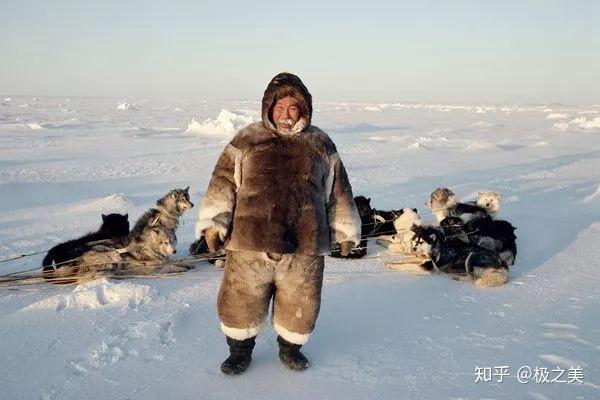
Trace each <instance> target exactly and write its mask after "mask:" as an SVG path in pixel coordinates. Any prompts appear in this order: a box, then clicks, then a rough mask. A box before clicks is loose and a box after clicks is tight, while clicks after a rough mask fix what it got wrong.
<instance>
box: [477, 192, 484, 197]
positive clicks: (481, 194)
mask: <svg viewBox="0 0 600 400" xmlns="http://www.w3.org/2000/svg"><path fill="white" fill-rule="evenodd" d="M484 194H485V192H478V193H477V196H479V197H481V196H483V195H484Z"/></svg>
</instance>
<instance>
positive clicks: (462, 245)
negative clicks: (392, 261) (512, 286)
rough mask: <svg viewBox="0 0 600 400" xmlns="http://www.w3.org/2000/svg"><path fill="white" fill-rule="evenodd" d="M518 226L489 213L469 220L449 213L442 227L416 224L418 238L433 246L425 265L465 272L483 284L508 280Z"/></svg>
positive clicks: (437, 269)
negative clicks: (493, 217) (466, 221)
mask: <svg viewBox="0 0 600 400" xmlns="http://www.w3.org/2000/svg"><path fill="white" fill-rule="evenodd" d="M514 229H515V228H514V227H513V226H512V225H511V224H510V223H508V222H507V221H496V220H492V219H491V218H490V217H489V216H487V217H485V218H479V219H475V220H470V221H469V222H468V223H466V224H465V223H464V222H463V221H462V220H461V219H460V218H458V217H448V218H446V219H444V220H442V221H441V223H440V225H439V226H438V227H433V226H428V227H423V226H421V227H417V226H415V227H413V231H414V232H415V238H416V240H422V241H423V242H426V243H427V244H428V245H429V246H430V249H429V256H430V261H428V262H427V263H425V264H423V269H425V270H428V271H433V270H436V271H439V272H445V273H450V274H464V275H466V276H467V278H468V279H470V280H472V281H473V282H474V283H475V285H476V286H479V287H492V286H498V285H501V284H504V283H506V282H507V281H508V277H509V266H510V265H512V264H513V263H514V258H515V256H516V236H515V235H514ZM467 278H464V279H467ZM464 279H463V278H461V280H464Z"/></svg>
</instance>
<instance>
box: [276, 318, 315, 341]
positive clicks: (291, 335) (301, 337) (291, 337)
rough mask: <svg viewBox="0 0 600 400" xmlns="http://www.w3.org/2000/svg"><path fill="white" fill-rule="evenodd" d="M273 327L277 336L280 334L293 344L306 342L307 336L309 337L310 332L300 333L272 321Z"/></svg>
mask: <svg viewBox="0 0 600 400" xmlns="http://www.w3.org/2000/svg"><path fill="white" fill-rule="evenodd" d="M273 328H274V329H275V332H277V334H278V335H279V336H281V337H282V338H284V339H285V340H287V341H288V342H290V343H294V344H304V343H306V342H308V338H309V337H310V333H305V334H301V333H296V332H291V331H288V330H287V329H285V328H284V327H283V326H281V325H279V324H277V323H276V322H275V323H273Z"/></svg>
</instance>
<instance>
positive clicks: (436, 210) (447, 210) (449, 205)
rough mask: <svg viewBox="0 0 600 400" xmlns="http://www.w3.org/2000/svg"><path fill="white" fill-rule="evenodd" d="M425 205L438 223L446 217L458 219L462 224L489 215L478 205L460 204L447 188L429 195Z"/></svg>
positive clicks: (438, 189) (439, 189)
mask: <svg viewBox="0 0 600 400" xmlns="http://www.w3.org/2000/svg"><path fill="white" fill-rule="evenodd" d="M425 205H426V206H427V207H429V208H430V209H431V212H432V213H433V215H435V218H436V220H437V221H438V222H441V221H442V220H443V219H444V218H446V217H458V218H460V219H462V220H463V222H468V221H469V220H471V219H475V218H482V217H486V216H488V215H489V213H488V211H487V210H486V209H485V208H483V207H480V206H478V205H474V204H469V203H460V202H459V201H458V199H457V198H456V195H455V194H454V192H453V191H452V190H450V189H448V188H437V189H436V190H434V191H433V192H432V193H431V196H430V197H429V200H427V201H426V202H425Z"/></svg>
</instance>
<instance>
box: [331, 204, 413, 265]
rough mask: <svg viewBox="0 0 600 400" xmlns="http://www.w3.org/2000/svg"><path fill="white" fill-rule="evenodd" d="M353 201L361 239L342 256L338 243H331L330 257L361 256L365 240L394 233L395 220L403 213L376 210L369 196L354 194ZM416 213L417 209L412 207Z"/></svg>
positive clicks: (365, 244) (364, 250) (365, 249)
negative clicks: (356, 245) (347, 253)
mask: <svg viewBox="0 0 600 400" xmlns="http://www.w3.org/2000/svg"><path fill="white" fill-rule="evenodd" d="M354 203H355V204H356V208H357V209H358V214H359V215H360V221H361V224H362V225H361V229H360V231H361V241H360V244H359V246H358V247H357V248H354V249H352V251H351V252H350V254H349V255H348V256H346V257H343V256H342V255H341V254H340V250H339V245H338V244H337V243H334V244H333V245H332V250H331V254H330V255H331V257H335V258H362V257H364V256H365V255H366V254H367V241H368V239H369V238H376V237H379V236H383V235H395V234H396V226H395V224H394V223H395V221H396V220H397V219H398V218H399V217H400V216H401V215H402V214H403V213H404V210H405V209H402V210H391V211H386V210H377V209H375V208H372V207H371V198H367V197H364V196H356V197H355V198H354ZM413 211H414V212H415V213H416V212H417V210H416V209H413Z"/></svg>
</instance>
